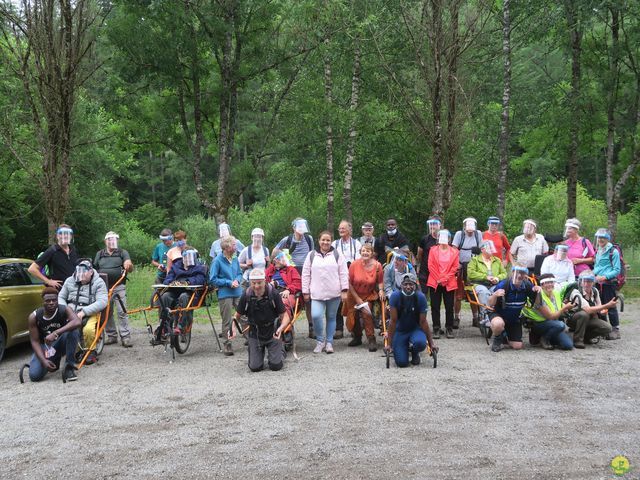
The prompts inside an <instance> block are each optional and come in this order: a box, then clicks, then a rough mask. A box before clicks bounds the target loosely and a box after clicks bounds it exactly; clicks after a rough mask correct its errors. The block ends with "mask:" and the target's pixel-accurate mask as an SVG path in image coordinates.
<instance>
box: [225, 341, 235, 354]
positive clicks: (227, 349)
mask: <svg viewBox="0 0 640 480" xmlns="http://www.w3.org/2000/svg"><path fill="white" fill-rule="evenodd" d="M224 355H225V357H230V356H232V355H233V347H232V346H231V342H225V343H224Z"/></svg>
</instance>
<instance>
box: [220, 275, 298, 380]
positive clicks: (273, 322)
mask: <svg viewBox="0 0 640 480" xmlns="http://www.w3.org/2000/svg"><path fill="white" fill-rule="evenodd" d="M249 283H250V286H249V288H247V289H246V290H245V292H244V293H243V294H242V296H241V297H240V301H239V303H238V307H237V309H236V321H239V320H240V318H241V317H242V316H243V315H244V316H246V317H247V319H248V323H249V335H248V342H249V369H250V370H251V371H252V372H259V371H260V370H262V369H263V368H264V353H265V350H266V351H267V360H268V364H269V369H270V370H280V369H281V368H282V366H283V365H284V346H283V344H282V340H281V338H280V337H281V335H282V332H283V331H284V330H285V329H286V328H287V325H288V324H289V322H290V319H289V317H288V316H287V317H285V318H284V320H283V317H284V313H285V311H286V308H285V306H284V303H283V302H282V297H280V294H278V291H277V290H276V289H275V288H274V287H273V286H271V285H270V284H267V283H266V281H265V274H264V270H263V269H261V268H254V269H253V270H251V273H250V274H249ZM231 332H232V333H231V336H230V337H229V338H230V339H233V338H235V335H236V332H235V329H234V327H233V325H232V327H231Z"/></svg>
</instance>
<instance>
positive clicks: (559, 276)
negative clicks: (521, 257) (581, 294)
mask: <svg viewBox="0 0 640 480" xmlns="http://www.w3.org/2000/svg"><path fill="white" fill-rule="evenodd" d="M568 250H569V247H568V246H567V245H563V244H559V245H556V247H555V249H554V250H553V255H549V256H548V257H547V258H545V259H544V261H543V262H542V267H540V274H541V275H544V274H545V273H550V274H551V275H553V276H554V277H555V279H556V282H557V284H564V283H573V282H575V281H576V276H575V273H574V268H573V262H572V261H571V260H569V259H568V258H567V251H568Z"/></svg>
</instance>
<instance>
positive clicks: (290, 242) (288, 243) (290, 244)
mask: <svg viewBox="0 0 640 480" xmlns="http://www.w3.org/2000/svg"><path fill="white" fill-rule="evenodd" d="M303 236H304V239H305V241H306V242H307V246H308V247H309V251H311V250H313V241H312V240H311V235H309V234H308V233H305V234H304V235H303ZM298 243H300V242H296V243H293V234H291V235H289V236H288V237H287V240H286V241H285V242H284V247H283V248H288V249H289V255H293V251H294V250H295V249H296V247H297V246H298Z"/></svg>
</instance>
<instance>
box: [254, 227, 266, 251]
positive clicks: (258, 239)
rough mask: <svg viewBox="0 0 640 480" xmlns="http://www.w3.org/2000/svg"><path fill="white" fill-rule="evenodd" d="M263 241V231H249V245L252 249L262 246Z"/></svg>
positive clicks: (256, 229)
mask: <svg viewBox="0 0 640 480" xmlns="http://www.w3.org/2000/svg"><path fill="white" fill-rule="evenodd" d="M263 240H264V230H262V229H261V228H254V229H253V230H251V243H252V244H253V246H254V247H260V246H262V242H263Z"/></svg>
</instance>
